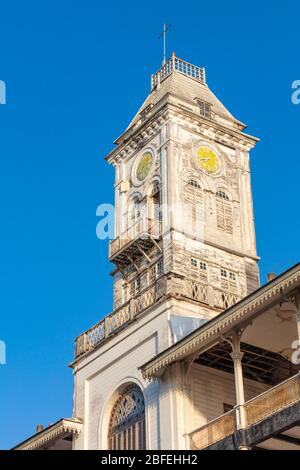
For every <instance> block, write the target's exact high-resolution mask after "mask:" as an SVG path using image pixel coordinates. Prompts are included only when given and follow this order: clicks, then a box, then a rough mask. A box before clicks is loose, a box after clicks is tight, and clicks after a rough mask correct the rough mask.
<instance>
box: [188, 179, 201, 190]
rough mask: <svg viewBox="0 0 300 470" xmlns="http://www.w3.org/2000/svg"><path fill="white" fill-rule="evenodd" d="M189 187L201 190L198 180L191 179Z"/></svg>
mask: <svg viewBox="0 0 300 470" xmlns="http://www.w3.org/2000/svg"><path fill="white" fill-rule="evenodd" d="M189 185H190V186H193V187H194V188H197V189H201V186H200V184H199V183H198V181H196V180H193V179H190V180H189Z"/></svg>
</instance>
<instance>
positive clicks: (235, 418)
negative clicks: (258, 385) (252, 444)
mask: <svg viewBox="0 0 300 470" xmlns="http://www.w3.org/2000/svg"><path fill="white" fill-rule="evenodd" d="M299 401H300V373H298V374H297V375H295V376H293V377H291V378H290V379H288V380H286V381H285V382H282V383H281V384H279V385H276V386H275V387H272V388H271V389H269V390H267V391H266V392H263V393H262V394H260V395H258V396H257V397H255V398H253V399H252V400H249V401H247V402H246V403H245V404H244V406H243V408H244V410H245V417H246V428H247V427H249V426H252V425H253V424H256V423H259V422H260V421H263V420H264V419H265V418H268V417H269V416H272V415H274V414H276V413H278V412H279V411H281V410H283V409H285V408H287V407H289V406H291V405H293V404H295V403H297V402H299ZM240 408H241V407H235V408H234V409H233V410H231V411H229V412H228V413H226V414H223V415H222V416H219V417H218V418H216V419H214V420H213V421H210V422H209V423H208V424H206V425H204V426H202V427H200V428H198V429H196V430H195V431H193V432H192V433H190V435H189V437H190V447H191V449H193V450H195V449H197V450H201V449H205V448H207V447H209V446H211V445H213V444H215V443H216V442H218V441H220V440H222V439H224V438H225V437H227V436H230V435H231V434H233V433H234V432H235V431H236V430H237V427H238V426H237V423H238V422H239V421H240V420H239V414H240Z"/></svg>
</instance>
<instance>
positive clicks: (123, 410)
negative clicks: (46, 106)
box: [73, 54, 259, 449]
mask: <svg viewBox="0 0 300 470" xmlns="http://www.w3.org/2000/svg"><path fill="white" fill-rule="evenodd" d="M244 129H245V125H244V124H242V123H241V122H240V121H238V120H237V119H235V118H234V117H233V116H232V114H231V113H230V112H229V111H228V110H227V109H226V108H225V106H224V105H223V104H222V103H221V102H220V101H219V100H218V99H217V98H216V96H215V95H214V94H213V93H212V91H211V90H210V89H209V88H208V86H207V84H206V79H205V70H204V69H203V68H199V67H197V66H195V65H191V64H189V63H187V62H185V61H183V60H181V59H179V58H178V57H176V56H175V55H174V54H173V55H172V57H171V58H170V59H169V60H168V61H167V62H166V63H165V64H164V65H163V66H162V68H161V69H160V70H159V71H158V72H157V73H155V74H154V75H152V78H151V91H150V94H149V96H148V98H147V99H146V101H145V102H144V104H143V105H142V107H141V108H140V109H139V111H138V113H137V114H136V116H135V117H134V118H133V120H132V121H131V123H130V124H129V126H128V128H127V129H126V131H125V132H124V133H123V134H122V135H121V136H120V137H119V138H118V139H117V140H116V142H115V144H116V147H115V148H114V150H113V151H112V152H111V153H110V154H109V155H108V156H107V161H108V162H109V163H110V164H112V165H113V166H114V168H115V207H116V214H115V221H116V223H115V230H116V233H115V238H114V240H112V241H111V242H110V246H109V258H110V261H111V262H112V263H113V264H114V267H115V269H114V308H113V312H112V313H111V314H109V315H107V316H106V317H105V318H104V319H103V320H101V321H100V322H99V323H98V324H97V325H95V326H94V327H93V328H91V329H90V330H88V331H87V332H85V333H83V334H82V335H80V336H79V337H78V338H77V340H76V358H75V361H74V363H73V368H74V374H75V393H74V416H76V417H79V418H82V419H83V422H84V432H83V433H82V434H81V435H80V436H79V437H78V439H77V440H76V441H75V447H76V448H83V449H97V448H98V449H99V448H100V449H106V448H111V449H128V448H145V447H146V448H151V449H157V448H185V447H184V445H185V444H184V438H183V437H182V436H183V433H182V432H179V427H180V424H179V423H180V422H181V420H180V416H179V415H180V413H181V411H180V410H179V408H178V406H177V405H174V389H176V384H177V383H178V380H179V379H178V375H177V372H176V370H175V369H176V368H175V369H174V375H173V376H169V377H167V378H166V380H165V381H164V382H163V383H162V384H160V385H158V384H157V383H152V384H149V383H147V382H146V381H145V380H144V379H143V377H142V374H141V372H140V366H141V365H143V364H144V363H146V362H147V361H149V360H150V359H151V358H153V356H155V355H157V354H158V353H160V352H162V351H164V350H165V349H167V348H168V347H169V346H171V345H172V344H173V343H174V342H176V341H178V339H180V338H181V337H182V336H184V335H185V334H187V333H188V332H190V331H191V330H192V329H193V328H195V327H197V326H199V325H201V324H202V323H204V322H206V321H208V320H210V319H211V318H213V317H214V316H216V315H217V314H219V313H220V312H222V311H224V310H226V309H227V308H229V307H230V306H231V305H233V304H235V303H236V302H238V301H239V300H240V299H241V298H243V297H245V296H246V295H247V294H249V293H250V292H252V291H253V290H254V289H256V288H257V287H258V286H259V274H258V266H257V262H258V258H257V254H256V245H255V231H254V220H253V208H252V195H251V183H250V168H249V151H250V150H251V149H252V148H253V147H254V145H255V144H256V142H257V140H258V139H256V138H254V137H252V136H250V135H248V134H246V133H245V132H244Z"/></svg>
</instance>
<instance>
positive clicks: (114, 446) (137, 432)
mask: <svg viewBox="0 0 300 470" xmlns="http://www.w3.org/2000/svg"><path fill="white" fill-rule="evenodd" d="M145 434H146V433H145V401H144V395H143V392H142V391H141V389H140V388H139V387H138V386H137V385H135V384H130V385H128V386H127V387H126V388H125V389H124V390H123V392H122V393H120V395H119V397H118V398H117V400H116V401H115V404H114V406H113V409H112V411H111V415H110V420H109V427H108V436H107V439H108V444H107V447H108V449H109V450H144V449H145V447H146V439H145V438H146V435H145Z"/></svg>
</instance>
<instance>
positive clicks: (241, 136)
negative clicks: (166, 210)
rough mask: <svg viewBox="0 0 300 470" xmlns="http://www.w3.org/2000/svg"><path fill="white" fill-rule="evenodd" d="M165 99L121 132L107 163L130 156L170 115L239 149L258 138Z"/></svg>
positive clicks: (210, 136)
mask: <svg viewBox="0 0 300 470" xmlns="http://www.w3.org/2000/svg"><path fill="white" fill-rule="evenodd" d="M168 98H169V94H167V95H166V96H165V97H164V99H163V100H162V101H161V102H160V103H158V104H157V105H155V106H154V107H153V109H152V113H154V114H152V115H151V117H149V119H147V120H146V121H145V122H143V123H142V124H140V125H139V126H138V127H136V128H134V129H131V131H130V132H129V130H128V132H129V133H128V137H127V138H126V139H125V134H126V133H125V134H124V141H123V142H122V143H121V142H120V143H119V145H118V147H117V148H115V149H113V150H112V152H110V153H109V154H108V156H107V157H106V160H107V161H108V162H109V163H112V164H113V163H116V162H117V161H118V160H119V159H124V158H128V157H130V156H132V154H133V153H135V152H136V151H138V150H139V149H140V148H141V146H143V145H145V144H146V143H147V142H148V140H149V139H151V138H152V137H153V135H154V134H155V133H156V132H157V131H158V130H159V129H160V128H161V127H162V126H163V125H164V124H165V123H166V121H167V120H168V119H170V118H172V117H176V118H177V119H178V120H180V122H181V123H182V124H183V125H185V126H186V127H188V128H189V129H194V131H195V132H197V133H199V132H200V133H201V134H202V135H203V136H205V137H208V138H212V139H214V140H217V141H219V142H222V143H224V144H225V145H230V146H233V147H238V148H240V149H241V150H243V151H249V150H251V149H252V148H253V147H254V146H255V144H256V143H257V142H258V141H259V139H258V138H256V137H253V136H251V135H248V134H246V133H244V132H241V131H240V130H239V129H238V128H230V127H226V126H224V125H222V124H221V123H219V122H217V121H214V120H208V119H205V118H203V117H201V116H196V115H195V114H194V112H193V111H189V110H183V109H182V108H180V106H178V104H176V103H175V102H173V101H169V99H168ZM155 108H157V109H155ZM154 109H155V111H154ZM117 143H118V141H117Z"/></svg>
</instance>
